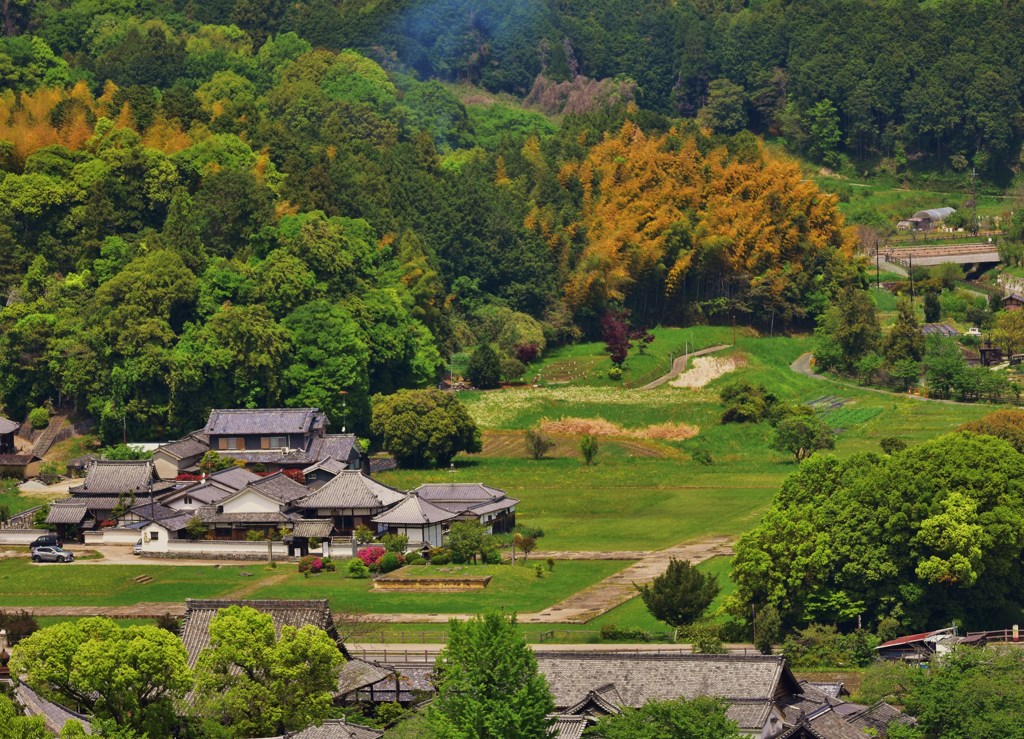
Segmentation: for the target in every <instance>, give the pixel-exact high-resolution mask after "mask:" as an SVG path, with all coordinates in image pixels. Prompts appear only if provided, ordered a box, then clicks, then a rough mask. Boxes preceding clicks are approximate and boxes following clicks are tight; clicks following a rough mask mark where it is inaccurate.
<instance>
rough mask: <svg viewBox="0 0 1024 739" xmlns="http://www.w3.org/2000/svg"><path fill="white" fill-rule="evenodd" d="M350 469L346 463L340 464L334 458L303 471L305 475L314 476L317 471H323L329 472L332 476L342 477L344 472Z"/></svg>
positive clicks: (323, 460) (321, 461)
mask: <svg viewBox="0 0 1024 739" xmlns="http://www.w3.org/2000/svg"><path fill="white" fill-rule="evenodd" d="M347 469H348V465H347V464H345V463H344V462H339V461H338V460H336V459H335V458H334V457H328V458H327V459H321V460H320V461H319V462H317V463H316V464H312V465H310V466H309V467H307V468H306V469H304V470H303V471H302V474H304V475H312V474H313V473H314V472H316V471H317V470H323V471H324V472H329V473H330V474H332V475H340V474H341V473H342V472H344V471H345V470H347Z"/></svg>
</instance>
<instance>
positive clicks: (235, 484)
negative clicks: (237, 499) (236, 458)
mask: <svg viewBox="0 0 1024 739" xmlns="http://www.w3.org/2000/svg"><path fill="white" fill-rule="evenodd" d="M259 479H260V476H259V475H257V474H256V473H255V472H250V471H249V470H247V469H245V468H244V467H228V468H227V469H226V470H220V471H219V472H213V473H211V474H209V475H207V476H206V480H205V482H212V483H216V484H217V485H223V486H224V487H226V488H230V489H232V490H241V489H242V488H244V487H245V486H246V485H248V484H249V483H250V482H256V480H259Z"/></svg>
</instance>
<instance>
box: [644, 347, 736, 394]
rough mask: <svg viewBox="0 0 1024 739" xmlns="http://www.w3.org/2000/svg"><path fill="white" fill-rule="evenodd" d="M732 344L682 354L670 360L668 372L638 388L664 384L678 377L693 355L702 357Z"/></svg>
mask: <svg viewBox="0 0 1024 739" xmlns="http://www.w3.org/2000/svg"><path fill="white" fill-rule="evenodd" d="M730 346H732V344H718V345H717V346H709V347H708V348H707V349H701V350H699V351H695V352H690V353H689V354H683V355H681V356H678V357H676V358H675V359H673V360H672V369H670V370H669V371H668V374H665V375H662V376H661V377H659V378H658V379H657V380H655V381H654V382H649V383H647V384H646V385H644V386H643V387H641V388H640V390H653V389H654V388H656V387H659V386H660V385H664V384H665V383H666V382H668V381H669V380H672V379H674V378H676V377H678V376H679V375H680V374H682V373H683V372H684V371H685V370H686V364H687V362H689V360H690V359H692V358H693V357H703V356H704V355H705V354H713V353H714V352H718V351H721V350H722V349H728V348H729V347H730Z"/></svg>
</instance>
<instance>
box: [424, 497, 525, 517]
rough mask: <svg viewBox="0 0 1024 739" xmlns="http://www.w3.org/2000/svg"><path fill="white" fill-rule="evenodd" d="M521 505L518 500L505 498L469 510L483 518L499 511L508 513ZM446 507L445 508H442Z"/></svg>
mask: <svg viewBox="0 0 1024 739" xmlns="http://www.w3.org/2000/svg"><path fill="white" fill-rule="evenodd" d="M516 505H519V499H518V498H504V499H502V500H496V501H494V502H493V503H486V504H484V505H481V506H476V507H475V508H469V509H467V510H468V512H470V513H475V514H476V515H477V516H483V515H484V514H486V513H496V512H497V511H507V510H508V509H509V508H511V507H513V506H516ZM442 507H445V506H442Z"/></svg>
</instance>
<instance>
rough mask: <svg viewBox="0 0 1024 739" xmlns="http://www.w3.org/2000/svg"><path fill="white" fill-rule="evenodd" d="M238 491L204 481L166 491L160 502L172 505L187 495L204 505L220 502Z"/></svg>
mask: <svg viewBox="0 0 1024 739" xmlns="http://www.w3.org/2000/svg"><path fill="white" fill-rule="evenodd" d="M236 492H238V491H237V490H231V489H226V488H224V487H221V486H220V485H214V484H212V483H209V482H203V483H199V484H197V485H194V486H193V487H190V488H186V489H184V490H174V491H172V492H170V493H165V494H163V495H161V496H160V502H161V503H164V504H165V505H171V504H172V503H176V502H177V501H181V500H184V499H185V498H186V497H187V498H191V499H192V500H194V501H195V502H196V503H200V504H202V505H213V504H214V503H219V502H220V501H222V500H224V499H225V498H227V497H229V496H232V495H234V494H235V493H236ZM172 507H173V506H172Z"/></svg>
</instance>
